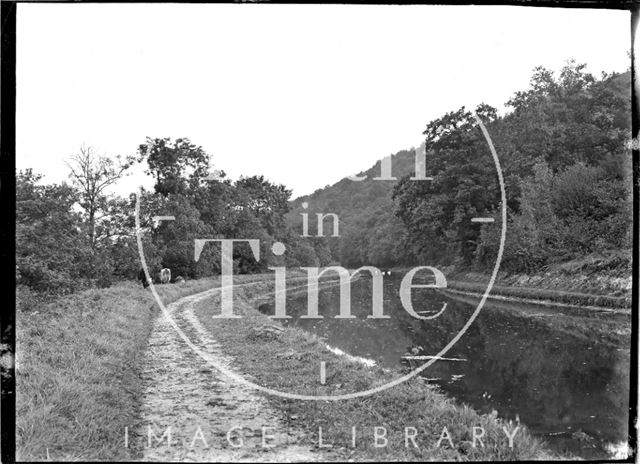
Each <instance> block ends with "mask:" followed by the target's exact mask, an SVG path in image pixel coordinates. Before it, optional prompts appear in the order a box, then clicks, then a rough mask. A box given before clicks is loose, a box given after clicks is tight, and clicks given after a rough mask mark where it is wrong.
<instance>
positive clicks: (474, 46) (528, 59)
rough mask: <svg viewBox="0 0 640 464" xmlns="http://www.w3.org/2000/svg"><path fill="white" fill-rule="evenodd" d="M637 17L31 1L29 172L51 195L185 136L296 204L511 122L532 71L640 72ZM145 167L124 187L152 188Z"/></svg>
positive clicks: (25, 91)
mask: <svg viewBox="0 0 640 464" xmlns="http://www.w3.org/2000/svg"><path fill="white" fill-rule="evenodd" d="M629 21H630V13H629V12H627V11H607V10H584V9H582V10H579V9H562V8H534V7H516V6H498V7H496V6H393V5H389V6H387V5H384V6H370V5H369V6H367V5H270V4H227V5H223V4H140V3H138V4H72V3H66V4H55V3H49V4H36V3H28V4H27V3H21V4H18V12H17V44H16V47H17V48H16V50H17V57H16V73H17V90H16V91H17V95H16V105H17V106H16V167H17V169H25V168H33V169H34V171H36V172H39V173H42V174H44V175H45V178H44V180H45V181H47V182H60V181H63V180H65V179H66V178H67V175H68V168H67V166H66V165H65V160H66V159H68V158H69V157H70V156H71V155H73V154H74V153H77V152H78V151H79V148H80V146H82V145H83V144H84V145H85V146H91V147H93V148H94V149H96V150H97V152H98V153H101V154H104V155H106V156H115V155H117V154H120V155H129V154H134V153H135V152H136V150H137V147H138V146H139V145H140V144H142V143H144V142H145V140H146V137H171V138H174V139H175V138H179V137H188V138H189V139H190V140H191V141H192V142H193V143H195V144H197V145H201V146H202V147H203V148H204V149H205V151H206V152H207V153H209V154H210V155H211V157H212V164H213V168H215V169H222V170H224V171H225V172H226V173H227V174H228V176H229V177H231V178H232V179H237V178H238V177H239V176H241V175H244V176H250V175H256V174H261V175H264V176H265V177H266V178H267V179H269V180H271V181H272V182H276V183H282V184H285V185H286V186H287V187H288V188H290V189H292V190H293V197H297V196H300V195H305V194H309V193H312V192H313V191H315V190H316V189H318V188H322V187H324V186H326V185H330V184H333V183H335V182H337V181H338V180H340V179H342V178H343V177H345V176H349V175H353V174H355V173H357V172H360V171H362V170H365V169H367V168H369V167H370V166H371V165H373V164H374V163H375V161H376V160H378V159H380V158H382V157H384V156H387V155H389V154H391V153H396V152H398V151H400V150H402V149H407V148H411V147H414V146H418V145H419V144H420V143H421V141H422V135H421V133H422V131H423V130H424V128H425V126H426V124H427V123H428V122H429V121H430V120H432V119H434V118H437V117H439V116H441V115H443V114H444V113H445V112H447V111H452V110H456V109H458V108H459V107H460V106H462V105H465V106H467V107H468V108H473V107H475V106H476V105H477V104H479V103H481V102H485V103H488V104H490V105H492V106H495V107H497V108H498V109H499V110H500V111H504V106H503V105H504V103H505V102H506V101H507V100H508V99H509V98H510V97H511V96H512V95H513V93H514V92H515V91H517V90H524V89H526V88H527V86H528V83H529V79H530V77H531V72H532V70H533V68H534V67H535V66H538V65H543V66H545V67H547V68H550V69H552V70H555V71H558V70H559V69H561V67H562V66H563V65H564V63H565V61H566V60H567V59H569V58H575V59H576V60H577V61H578V62H583V63H587V65H588V66H587V70H588V71H590V72H592V73H593V74H594V75H597V76H599V75H600V73H601V72H602V71H607V72H611V71H618V72H623V71H625V70H627V68H628V67H629V63H630V60H629V57H628V55H627V53H628V52H629V50H630V26H629V24H630V23H629ZM143 170H144V169H143V167H142V166H138V167H137V168H136V169H134V171H133V172H132V174H131V175H130V176H129V177H127V178H126V179H123V180H122V181H120V182H119V184H118V185H117V186H116V187H115V189H114V191H115V193H118V194H122V195H125V194H128V193H130V192H132V191H134V190H135V189H136V188H138V186H140V185H143V186H145V187H147V188H150V187H152V180H151V179H150V178H149V177H147V176H145V175H144V174H143Z"/></svg>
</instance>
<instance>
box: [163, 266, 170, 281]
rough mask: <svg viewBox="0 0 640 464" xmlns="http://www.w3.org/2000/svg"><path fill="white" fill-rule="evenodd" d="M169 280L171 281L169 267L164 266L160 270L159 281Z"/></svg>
mask: <svg viewBox="0 0 640 464" xmlns="http://www.w3.org/2000/svg"><path fill="white" fill-rule="evenodd" d="M169 282H171V269H169V268H166V267H165V268H164V269H163V270H161V271H160V283H162V284H168V283H169Z"/></svg>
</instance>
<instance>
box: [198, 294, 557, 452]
mask: <svg viewBox="0 0 640 464" xmlns="http://www.w3.org/2000/svg"><path fill="white" fill-rule="evenodd" d="M269 290H270V289H269V286H268V285H267V284H260V285H256V286H252V287H245V288H243V289H242V291H241V292H239V293H241V294H242V295H241V297H240V299H239V301H237V303H236V304H235V308H236V309H235V311H236V312H237V313H239V314H242V316H243V318H242V319H233V320H229V319H213V318H211V317H210V316H211V314H212V313H214V312H216V310H215V309H214V308H215V307H219V305H212V304H211V302H210V300H209V301H203V302H202V303H201V304H199V305H198V306H197V308H196V314H197V315H198V317H199V319H200V321H201V323H202V324H203V325H204V326H205V328H206V329H207V330H208V331H209V332H210V333H211V334H212V336H213V337H214V338H215V339H216V340H217V341H218V342H219V343H220V345H221V346H222V347H223V349H224V350H225V351H226V353H227V354H228V355H230V356H233V358H234V360H235V362H234V367H235V368H236V369H238V370H239V371H240V372H242V373H244V374H247V375H250V376H251V377H252V378H253V379H255V381H256V382H257V383H259V384H261V385H267V386H270V387H271V388H274V389H277V390H280V391H285V392H292V393H302V394H308V395H336V394H346V393H350V392H356V391H362V390H366V389H369V388H373V387H375V386H378V385H382V384H384V383H387V382H388V381H389V380H390V379H391V378H394V377H396V376H397V373H393V372H390V371H389V370H386V369H382V368H378V367H374V368H368V367H366V366H363V365H362V364H360V363H357V362H353V361H350V360H349V359H347V358H345V357H344V356H337V355H335V354H334V353H332V352H331V351H329V350H328V349H327V347H326V345H325V344H324V343H323V341H322V340H320V339H319V338H317V337H316V336H314V335H311V334H308V333H306V332H304V331H301V330H298V329H295V328H287V329H285V330H282V331H278V330H275V331H274V330H271V331H269V330H261V329H260V328H261V327H263V326H268V325H273V324H274V321H273V320H272V319H270V318H268V317H267V316H266V315H263V314H261V313H260V312H258V311H257V310H256V309H255V306H256V301H260V296H261V295H262V294H263V293H265V292H267V291H269ZM321 361H324V362H326V369H327V382H326V385H321V383H320V381H319V366H320V362H321ZM268 400H269V401H270V402H271V403H272V404H273V405H274V406H275V407H276V408H277V409H278V410H280V411H282V414H283V420H284V421H285V422H286V423H287V424H289V425H290V426H291V427H295V428H296V429H299V430H302V431H303V432H304V435H305V437H306V440H307V442H306V443H308V444H310V445H315V446H316V448H318V449H319V446H320V443H319V428H320V427H321V428H322V435H323V437H322V438H323V444H324V445H325V446H328V445H329V444H330V445H331V446H332V447H331V448H323V451H324V452H325V453H329V456H330V457H331V456H333V458H334V459H339V460H346V459H353V460H522V459H545V458H549V457H550V454H549V452H548V451H546V450H545V449H544V446H543V445H542V444H541V443H540V442H539V441H538V440H537V439H535V438H533V437H532V436H531V435H530V434H529V433H528V432H527V431H526V430H525V429H524V427H523V426H520V427H519V429H518V430H517V431H516V432H515V438H514V440H513V447H510V446H509V441H508V439H507V436H506V434H505V430H506V431H507V432H509V433H513V432H514V430H515V429H516V426H517V425H516V424H513V423H505V422H503V421H502V420H500V419H499V418H497V417H495V416H493V415H479V414H478V413H477V412H475V411H474V410H472V409H470V408H468V407H465V406H460V405H456V404H455V403H454V402H453V401H452V400H450V399H449V398H447V397H446V396H445V395H444V394H442V393H440V392H439V391H438V390H437V389H436V387H434V386H432V385H428V384H426V383H425V382H424V381H423V380H421V379H412V380H410V381H408V382H404V383H402V384H400V385H398V386H396V387H393V388H391V389H388V390H385V391H384V392H381V393H377V394H374V395H371V396H367V397H364V398H356V399H350V400H342V401H338V402H335V401H301V400H292V399H287V398H281V397H276V396H268ZM354 426H355V427H356V434H355V435H356V446H355V447H354V446H353V443H352V433H353V429H352V427H354ZM376 427H380V429H378V433H379V434H382V433H383V431H382V430H383V429H382V428H384V433H385V434H386V435H385V438H386V446H384V447H382V446H380V447H376V446H375V440H374V433H375V428H376ZM444 427H446V429H447V432H448V434H449V435H450V438H451V441H448V440H446V439H443V440H442V441H441V442H440V443H439V444H438V440H439V438H440V437H441V436H442V435H443V428H444ZM474 427H482V429H484V434H485V435H484V437H483V440H482V441H483V445H482V446H481V445H480V443H479V442H476V446H475V447H474V446H473V428H474ZM406 428H410V429H409V432H407V429H406ZM411 428H415V432H416V438H415V444H416V445H417V447H416V446H414V443H413V442H412V441H411V440H409V441H406V437H405V433H409V434H412V433H413V431H414V430H413V429H411ZM478 431H479V429H478ZM383 443H384V440H382V439H379V440H378V444H380V445H381V444H383ZM438 445H439V446H438Z"/></svg>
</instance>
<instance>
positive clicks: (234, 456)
mask: <svg viewBox="0 0 640 464" xmlns="http://www.w3.org/2000/svg"><path fill="white" fill-rule="evenodd" d="M214 293H215V290H214V291H207V292H203V293H199V294H196V295H192V296H189V297H186V298H183V299H182V300H179V301H177V302H175V303H173V304H171V305H169V306H168V307H167V309H168V310H169V311H170V312H171V314H172V315H173V317H174V319H175V320H176V322H177V323H178V325H179V326H180V327H181V328H182V329H183V330H184V332H185V333H186V334H187V335H188V336H189V338H190V340H191V341H192V342H193V343H194V344H196V345H197V346H198V347H199V348H200V349H201V350H203V351H204V352H205V353H206V354H207V356H210V357H212V358H213V359H215V360H216V361H217V362H219V363H222V364H224V365H225V366H231V363H232V359H230V358H229V357H228V356H226V355H224V354H223V353H222V351H221V350H220V346H219V345H218V344H217V343H216V342H215V340H213V339H211V337H210V336H209V335H208V333H207V332H206V330H205V329H204V328H203V327H202V326H201V325H200V323H199V321H198V320H197V318H196V316H195V315H194V313H193V307H194V305H195V304H196V303H197V302H199V301H201V300H203V299H206V298H210V299H213V298H212V297H213V295H214ZM218 301H219V300H218ZM141 375H142V378H143V382H144V397H143V405H142V408H141V414H140V415H141V426H140V427H138V429H137V431H136V432H135V433H134V438H133V439H135V440H136V442H137V444H138V446H139V447H140V448H141V451H142V455H143V457H142V460H144V461H157V460H162V461H214V462H215V461H218V462H220V461H226V462H231V461H236V462H237V461H298V462H299V461H317V460H320V459H322V455H321V454H319V453H318V452H317V451H316V450H313V449H312V448H311V447H310V446H309V445H308V441H307V442H306V443H302V441H303V440H302V437H301V434H299V433H296V432H295V431H293V430H291V429H288V428H287V426H286V425H285V424H284V422H283V421H282V419H281V415H280V414H279V413H278V412H277V411H274V410H273V409H271V408H270V407H269V405H268V403H267V402H266V400H265V398H263V397H262V396H260V395H259V394H258V393H257V392H256V391H255V390H253V389H250V388H248V387H246V386H244V385H241V384H239V383H237V382H234V381H232V380H230V379H227V378H226V377H225V376H223V375H222V374H220V373H219V372H218V371H216V370H215V368H214V367H212V366H211V365H209V364H208V363H207V362H206V361H205V360H203V359H202V358H201V357H200V356H198V355H197V354H196V353H194V351H193V350H192V349H191V348H190V347H189V346H187V344H186V343H185V341H184V340H183V339H182V338H181V337H180V336H179V335H178V333H177V332H176V330H175V329H174V328H173V327H172V326H171V325H170V323H169V322H168V321H167V319H166V318H165V317H164V315H162V314H161V315H160V316H159V317H158V318H157V319H156V322H155V326H154V329H153V332H152V335H151V337H150V341H149V348H148V352H147V357H146V360H145V365H144V369H143V372H142V374H141ZM234 427H242V429H241V430H237V429H234ZM263 427H266V428H267V429H266V430H264V431H263ZM150 428H151V431H152V433H153V434H151V433H150V431H149V429H150ZM167 431H170V432H169V433H170V435H171V446H167V437H166V436H165V437H164V439H163V440H162V442H156V437H157V438H158V439H160V438H161V437H162V435H163V434H164V433H166V432H167ZM263 439H264V440H265V441H264V443H265V444H266V445H269V446H272V447H265V446H264V445H263ZM240 440H242V442H241V441H240ZM149 444H151V446H150V447H149ZM240 445H241V446H240Z"/></svg>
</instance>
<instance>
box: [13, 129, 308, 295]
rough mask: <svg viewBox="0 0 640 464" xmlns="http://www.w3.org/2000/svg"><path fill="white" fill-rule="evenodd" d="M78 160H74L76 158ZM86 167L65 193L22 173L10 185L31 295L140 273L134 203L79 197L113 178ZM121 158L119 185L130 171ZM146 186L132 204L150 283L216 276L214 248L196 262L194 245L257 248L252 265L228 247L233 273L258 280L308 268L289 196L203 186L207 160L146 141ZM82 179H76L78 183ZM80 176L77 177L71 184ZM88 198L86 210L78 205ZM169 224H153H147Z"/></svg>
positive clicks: (222, 182)
mask: <svg viewBox="0 0 640 464" xmlns="http://www.w3.org/2000/svg"><path fill="white" fill-rule="evenodd" d="M81 155H82V153H81ZM74 159H75V160H77V159H82V160H84V162H86V163H89V164H90V166H88V167H87V166H85V168H83V170H76V171H75V172H73V171H72V173H71V178H72V180H73V183H72V184H71V185H68V184H66V183H62V184H59V185H58V184H52V185H43V184H42V183H41V177H40V176H38V175H36V174H34V173H33V172H32V171H31V170H28V171H26V172H19V173H18V175H17V192H16V193H17V195H16V207H17V211H16V217H17V246H16V255H17V269H16V276H17V283H18V285H26V286H28V287H30V288H32V289H34V290H37V291H43V292H52V293H68V292H71V291H74V290H78V289H80V288H84V287H89V286H107V285H110V284H111V282H112V281H113V280H115V279H132V278H135V277H136V276H137V275H138V272H139V270H140V267H141V265H140V255H139V250H138V245H137V236H136V224H135V216H134V212H135V206H136V195H135V194H132V195H131V196H130V197H129V198H121V197H117V196H115V195H109V194H107V193H106V190H100V191H98V192H96V191H95V189H86V188H85V187H86V185H88V183H87V181H88V180H89V181H91V182H92V183H93V185H101V184H102V183H103V182H104V181H105V180H107V179H111V178H112V176H113V175H114V170H113V169H111V170H108V169H103V168H104V166H109V164H108V162H107V161H106V160H105V159H104V158H103V157H93V158H91V157H89V158H87V157H86V156H83V157H82V158H81V157H80V155H78V156H77V157H75V158H74ZM132 159H133V158H132V157H130V158H129V159H128V160H127V162H126V164H122V165H121V166H124V169H122V170H121V171H119V173H118V175H123V174H124V172H125V171H126V169H128V167H130V166H131V164H132V161H131V160H132ZM137 161H138V162H146V163H147V165H148V171H147V173H148V174H150V175H152V176H153V177H154V179H155V185H154V191H153V192H148V191H142V192H140V194H139V197H140V226H141V229H140V238H141V241H142V244H143V249H144V257H145V260H146V263H147V265H148V268H149V269H150V271H151V272H152V273H154V272H157V271H159V270H160V269H161V268H163V267H168V268H170V269H171V270H172V275H173V276H174V278H175V277H177V276H182V277H185V278H198V277H203V276H209V275H213V274H217V273H219V272H220V267H221V257H220V245H217V244H208V245H207V246H206V247H205V248H204V251H203V253H202V254H201V256H200V258H199V259H198V261H196V260H195V259H194V247H195V242H194V240H195V239H206V238H238V239H240V238H246V239H259V240H260V245H261V248H260V257H259V258H260V259H259V260H256V259H255V258H254V255H253V253H252V251H251V249H250V248H249V246H248V245H246V244H237V245H234V256H233V258H234V272H236V273H250V272H261V271H265V270H266V269H267V267H268V266H273V265H283V264H287V265H290V266H291V265H296V266H299V265H307V264H308V265H314V264H317V259H316V255H315V251H314V250H313V248H311V246H310V245H308V244H306V243H304V242H303V241H302V240H301V239H300V237H298V236H297V235H296V234H294V233H292V231H291V230H290V229H289V228H288V225H287V224H286V220H285V215H286V214H287V212H288V210H289V198H290V195H291V192H290V191H289V190H287V189H286V188H285V187H284V186H283V185H274V184H272V183H270V182H269V181H267V180H266V179H265V178H264V177H263V176H254V177H246V178H241V179H239V180H238V181H236V182H231V181H230V180H228V179H225V175H224V173H221V174H220V175H218V176H217V177H215V178H212V179H209V178H208V166H209V163H210V157H209V155H208V154H207V153H205V151H204V150H203V149H202V147H199V146H197V145H195V144H193V143H191V142H190V141H189V140H188V139H186V138H185V139H178V140H176V141H171V140H170V139H148V140H147V142H146V143H145V144H144V145H141V146H140V148H139V150H138V157H137ZM83 172H84V173H87V174H85V175H84V177H83V175H82V173H83ZM78 173H80V174H78ZM89 195H91V197H90V200H91V201H88V200H87V198H88V197H89ZM167 215H172V216H174V217H175V220H174V221H161V222H159V223H154V220H153V218H154V216H167ZM275 241H281V242H283V243H285V245H286V246H287V250H288V253H287V256H286V258H285V257H279V256H275V255H274V254H273V253H272V252H271V245H272V244H273V243H274V242H275Z"/></svg>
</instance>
